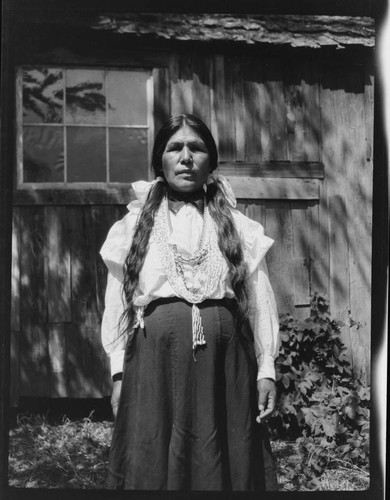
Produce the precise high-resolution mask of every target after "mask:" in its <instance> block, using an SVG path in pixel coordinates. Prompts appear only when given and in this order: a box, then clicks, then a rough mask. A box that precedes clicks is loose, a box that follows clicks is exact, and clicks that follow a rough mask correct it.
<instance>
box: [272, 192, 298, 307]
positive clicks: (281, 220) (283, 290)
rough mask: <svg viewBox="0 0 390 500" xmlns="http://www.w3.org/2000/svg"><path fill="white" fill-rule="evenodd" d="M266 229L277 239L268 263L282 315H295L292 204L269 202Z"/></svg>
mask: <svg viewBox="0 0 390 500" xmlns="http://www.w3.org/2000/svg"><path fill="white" fill-rule="evenodd" d="M265 232H266V234H267V235H268V236H269V237H270V238H272V239H274V240H275V243H274V245H273V246H272V247H271V248H270V249H269V250H268V253H267V264H268V270H269V276H270V281H271V283H272V287H273V289H274V292H275V297H276V301H277V304H278V310H279V314H284V313H291V314H294V285H293V283H294V274H293V267H292V265H291V263H292V258H293V231H292V220H291V210H290V203H288V202H278V201H269V202H267V203H266V218H265Z"/></svg>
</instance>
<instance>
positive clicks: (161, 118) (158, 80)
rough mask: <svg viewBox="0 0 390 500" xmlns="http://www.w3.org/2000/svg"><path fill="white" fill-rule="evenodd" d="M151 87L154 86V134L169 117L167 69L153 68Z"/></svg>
mask: <svg viewBox="0 0 390 500" xmlns="http://www.w3.org/2000/svg"><path fill="white" fill-rule="evenodd" d="M152 76H153V85H154V91H153V96H154V103H153V116H154V134H155V136H156V135H157V132H158V131H159V130H160V128H161V127H162V125H163V123H164V122H166V120H168V118H169V116H170V114H171V113H170V81H169V71H168V68H153V70H152Z"/></svg>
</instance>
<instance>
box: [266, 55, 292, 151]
mask: <svg viewBox="0 0 390 500" xmlns="http://www.w3.org/2000/svg"><path fill="white" fill-rule="evenodd" d="M280 65H281V63H280V61H279V60H276V59H270V60H268V61H267V62H266V63H265V64H264V65H262V67H261V73H262V83H261V85H260V87H259V90H260V106H261V108H260V114H261V121H262V126H261V152H262V159H263V160H288V154H287V144H288V140H287V123H286V106H285V101H284V88H283V79H282V72H281V67H280Z"/></svg>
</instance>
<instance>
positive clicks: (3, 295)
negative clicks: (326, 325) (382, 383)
mask: <svg viewBox="0 0 390 500" xmlns="http://www.w3.org/2000/svg"><path fill="white" fill-rule="evenodd" d="M162 5H164V7H162ZM386 7H387V2H386V0H316V1H314V0H296V2H292V1H291V0H241V1H240V2H237V1H236V2H235V4H234V5H231V4H230V3H229V2H226V0H225V1H222V0H209V1H208V2H205V1H203V0H197V1H195V0H188V1H187V2H186V1H185V0H181V1H180V2H179V1H175V0H174V1H171V0H168V1H167V0H166V1H165V2H159V1H157V0H127V1H123V0H111V1H110V0H108V1H107V0H95V1H94V0H62V1H60V0H3V2H2V49H1V50H2V54H1V55H2V61H1V70H2V73H1V74H2V79H1V122H0V124H1V125H0V126H1V156H0V166H1V169H0V299H1V300H0V331H1V333H2V335H1V339H0V375H1V379H0V384H1V392H0V429H1V431H0V461H1V462H0V497H1V498H2V499H5V500H19V499H29V500H30V499H32V498H37V499H38V498H39V499H42V500H46V499H47V500H51V499H56V500H59V499H63V498H64V499H65V498H66V499H67V498H69V497H70V496H72V498H73V497H74V498H76V497H77V498H80V499H82V500H83V499H89V498H91V499H92V498H93V499H104V500H106V499H111V498H113V499H116V498H129V499H131V498H132V499H138V498H142V499H148V498H151V499H152V498H158V499H162V498H167V499H184V498H194V499H198V498H199V499H214V498H220V499H221V500H222V499H225V498H228V497H229V498H230V497H231V498H237V499H241V498H245V499H246V498H258V495H256V496H254V495H252V494H249V493H242V494H241V493H235V494H232V495H226V494H224V493H211V492H208V493H196V492H192V493H184V492H182V493H181V492H162V493H160V492H135V491H134V492H115V491H107V490H70V489H67V490H59V489H55V490H54V489H53V490H47V489H46V490H41V489H18V488H12V487H9V486H8V411H9V345H10V338H9V331H10V295H11V293H10V291H11V286H10V283H11V272H10V271H11V234H12V233H11V229H12V228H11V221H12V183H13V165H14V147H13V144H14V130H13V126H14V124H13V106H12V103H13V93H14V74H13V48H14V44H15V43H16V41H15V39H14V36H13V32H12V27H13V26H14V25H15V24H14V23H15V19H16V17H18V16H19V15H28V13H29V11H30V12H31V11H35V12H37V11H39V10H57V11H59V12H60V11H61V10H62V9H66V10H73V9H75V10H79V11H80V10H84V11H87V12H92V11H95V10H97V9H98V10H101V9H103V10H105V9H109V10H111V11H114V10H118V11H124V10H128V11H134V12H137V11H143V12H147V11H152V10H153V11H160V12H162V11H165V12H194V13H195V12H229V13H239V12H240V13H258V14H312V15H350V16H372V17H375V19H376V22H377V28H378V29H379V30H380V28H381V24H382V23H383V21H384V16H385V12H386ZM379 70H380V68H378V61H376V80H375V81H376V89H375V91H376V96H375V119H374V144H375V152H374V204H373V222H374V231H373V249H374V253H373V256H375V258H373V263H372V273H373V275H372V277H373V293H372V318H373V319H372V332H378V334H377V335H373V336H372V353H373V354H372V356H373V357H372V366H375V361H376V359H377V356H378V354H379V353H380V352H381V350H382V349H383V340H384V336H385V335H386V324H385V317H386V316H385V315H386V307H387V305H386V291H387V289H388V283H387V269H388V159H389V158H388V150H387V143H386V135H385V130H384V116H383V105H384V101H383V93H384V89H383V88H382V82H381V75H380V71H379ZM382 375H385V374H382ZM383 398H384V394H380V388H378V387H376V386H374V387H373V401H374V411H373V417H372V426H371V427H372V429H373V430H372V440H371V443H372V444H371V452H372V455H371V464H372V465H371V486H370V489H369V490H367V491H359V492H344V491H340V492H320V491H315V492H312V493H311V492H292V493H287V492H281V493H271V492H270V493H266V494H265V495H264V496H263V498H270V499H274V498H283V499H290V498H292V499H295V498H301V497H307V496H310V497H314V498H316V499H319V500H320V499H322V498H332V497H333V498H334V497H335V493H336V495H337V499H341V500H342V499H349V498H351V499H354V500H360V499H362V500H363V499H364V500H376V499H379V498H384V489H383V484H384V477H383V476H384V472H385V464H383V463H381V460H380V457H379V454H378V453H379V451H378V450H379V434H378V427H377V425H378V416H379V408H378V405H376V404H375V401H379V400H382V402H383ZM381 444H383V443H381ZM314 495H315V496H314Z"/></svg>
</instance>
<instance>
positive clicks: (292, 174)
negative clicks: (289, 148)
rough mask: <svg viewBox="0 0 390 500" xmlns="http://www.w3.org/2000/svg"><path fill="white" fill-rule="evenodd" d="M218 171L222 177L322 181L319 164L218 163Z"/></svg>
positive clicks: (284, 162) (321, 171)
mask: <svg viewBox="0 0 390 500" xmlns="http://www.w3.org/2000/svg"><path fill="white" fill-rule="evenodd" d="M219 171H220V173H221V174H223V175H226V176H228V175H233V176H250V177H286V178H293V179H294V178H296V177H299V178H308V179H323V178H324V166H323V165H322V163H320V162H299V161H296V162H295V161H262V162H259V163H249V162H220V165H219Z"/></svg>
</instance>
